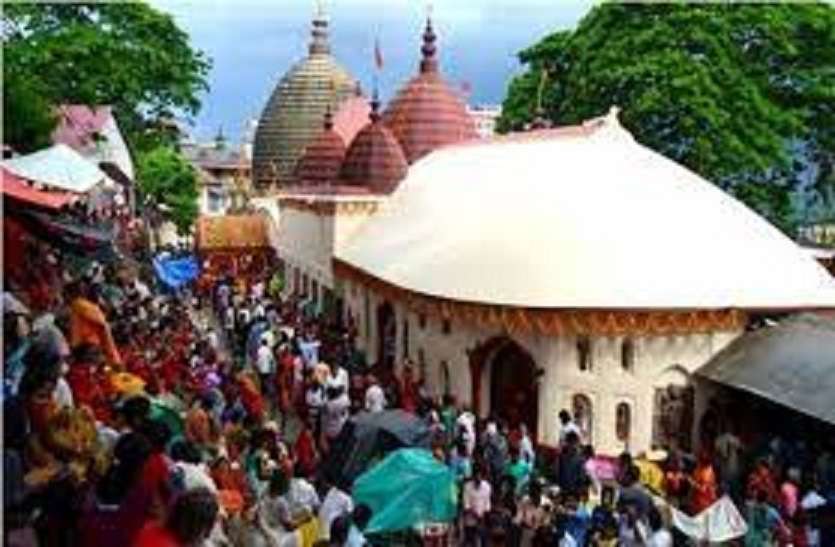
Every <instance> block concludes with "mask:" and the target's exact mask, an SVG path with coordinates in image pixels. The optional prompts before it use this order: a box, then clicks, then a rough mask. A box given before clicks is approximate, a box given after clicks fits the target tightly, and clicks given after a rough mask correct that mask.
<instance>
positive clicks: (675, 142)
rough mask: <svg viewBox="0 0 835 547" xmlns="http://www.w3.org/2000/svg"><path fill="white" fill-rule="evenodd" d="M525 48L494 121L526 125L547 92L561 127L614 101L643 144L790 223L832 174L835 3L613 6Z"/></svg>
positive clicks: (504, 126)
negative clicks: (801, 201) (520, 69)
mask: <svg viewBox="0 0 835 547" xmlns="http://www.w3.org/2000/svg"><path fill="white" fill-rule="evenodd" d="M519 58H520V60H521V62H522V63H523V64H524V65H526V66H527V71H526V72H525V73H524V74H522V75H520V76H518V77H516V78H514V79H513V80H512V81H511V83H510V86H509V89H508V93H507V97H506V99H505V101H504V110H503V113H502V117H501V118H500V120H499V130H500V131H509V130H514V129H519V128H522V127H524V126H525V125H526V124H528V123H530V122H531V121H532V120H533V119H534V117H535V116H536V115H537V107H538V106H539V105H538V104H537V103H538V101H540V100H541V108H542V114H543V115H545V116H546V117H547V118H549V119H551V120H552V121H554V122H556V123H557V124H560V125H563V124H574V123H579V122H580V121H582V120H584V119H587V118H590V117H594V116H598V115H600V114H602V113H605V112H606V111H607V110H608V109H609V107H610V105H613V104H617V105H618V106H620V107H621V108H622V113H621V121H622V123H623V125H624V126H625V127H626V128H627V129H629V130H630V131H631V132H632V134H633V135H634V136H635V138H636V139H637V140H638V141H639V142H641V143H642V144H644V145H646V146H649V147H651V148H653V149H655V150H657V151H659V152H660V153H662V154H664V155H666V156H668V157H670V158H672V159H674V160H676V161H678V162H680V163H682V164H684V165H686V166H688V167H689V168H691V169H693V170H694V171H696V172H697V173H699V174H701V175H702V176H704V177H705V178H707V179H709V180H712V181H714V182H715V183H716V184H718V185H719V186H720V187H722V188H724V189H726V190H728V191H730V192H732V193H734V194H735V195H737V196H738V197H739V198H740V199H742V200H743V201H745V202H746V203H748V204H749V205H750V206H752V207H753V208H755V209H756V210H758V211H759V212H760V213H761V214H763V215H764V216H766V217H767V218H769V219H770V220H771V221H772V222H774V223H775V224H777V225H778V226H780V227H781V228H783V229H785V230H789V229H790V228H791V224H792V221H793V220H794V219H795V218H796V213H797V211H795V210H794V209H795V207H793V206H792V199H791V197H792V195H793V193H794V192H795V189H796V188H797V187H798V185H799V184H811V187H812V188H813V189H816V190H821V189H822V187H823V186H826V181H829V180H832V171H833V165H835V9H833V8H832V7H831V6H828V5H826V4H811V3H810V4H806V3H804V4H792V5H786V4H772V5H766V4H735V3H716V4H713V3H705V4H687V5H683V4H676V3H674V4H655V3H647V4H615V3H605V4H602V5H599V6H597V7H595V8H594V9H592V11H591V12H590V13H589V14H588V15H587V16H586V17H585V18H583V20H582V21H581V22H580V23H579V25H578V26H577V28H576V29H574V30H571V31H562V32H557V33H554V34H551V35H550V36H547V37H546V38H544V39H543V40H541V41H540V42H539V43H537V44H535V45H534V46H532V47H530V48H528V49H526V50H524V51H522V52H521V53H520V54H519ZM543 73H544V74H545V80H544V81H545V85H544V86H543V87H542V90H541V93H539V86H540V83H541V82H542V81H543ZM540 96H541V98H540ZM812 173H814V174H812ZM809 178H813V180H811V181H809V180H806V179H809Z"/></svg>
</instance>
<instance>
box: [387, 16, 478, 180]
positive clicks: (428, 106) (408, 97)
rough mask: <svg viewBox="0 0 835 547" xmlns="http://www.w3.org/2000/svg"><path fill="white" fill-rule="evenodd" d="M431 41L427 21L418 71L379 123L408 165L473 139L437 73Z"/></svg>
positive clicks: (463, 111)
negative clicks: (383, 126) (449, 146)
mask: <svg viewBox="0 0 835 547" xmlns="http://www.w3.org/2000/svg"><path fill="white" fill-rule="evenodd" d="M435 39H436V36H435V32H434V30H433V29H432V22H431V20H427V22H426V30H425V31H424V33H423V47H422V48H421V53H422V55H423V58H422V59H421V62H420V72H419V73H418V75H417V76H415V77H414V78H412V79H411V80H410V81H409V82H408V83H407V84H406V86H405V87H403V88H402V89H401V90H400V91H399V92H398V93H397V95H396V96H395V97H394V99H393V100H392V101H391V102H390V103H389V106H388V108H387V109H386V111H385V112H384V113H383V121H384V122H385V124H386V125H387V126H388V127H389V128H390V129H391V132H392V133H393V134H394V136H395V137H396V138H397V140H398V141H399V142H400V145H401V146H402V147H403V152H404V153H405V154H406V159H407V160H408V161H409V163H410V164H411V163H414V162H415V161H416V160H418V159H419V158H421V157H423V156H425V155H426V154H428V153H429V152H431V151H432V150H435V149H437V148H440V147H441V146H444V145H447V144H451V143H455V142H459V141H463V140H469V139H474V138H476V136H477V135H476V131H475V123H474V121H473V119H472V116H470V114H469V113H468V112H467V107H466V105H465V104H464V102H463V101H462V100H461V98H460V97H459V96H458V94H457V93H456V92H455V91H453V90H452V89H450V87H449V86H448V85H447V84H446V82H444V80H443V78H442V77H441V75H440V73H439V70H438V61H437V59H436V58H435V52H436V50H435Z"/></svg>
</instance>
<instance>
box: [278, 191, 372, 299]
mask: <svg viewBox="0 0 835 547" xmlns="http://www.w3.org/2000/svg"><path fill="white" fill-rule="evenodd" d="M372 214H373V212H372V210H371V209H363V210H351V211H350V212H343V211H340V210H337V212H336V213H334V214H318V213H315V212H313V211H310V210H300V209H299V208H296V207H282V208H281V210H280V214H279V215H278V217H279V229H278V234H279V236H278V241H277V243H278V255H279V257H280V258H282V259H283V260H284V261H285V263H286V264H287V268H288V269H287V272H286V274H287V276H288V279H291V280H292V271H293V268H299V269H300V270H301V272H302V274H305V273H306V274H307V275H308V277H309V278H311V279H315V280H316V281H317V282H318V283H319V285H320V286H322V287H327V288H330V289H334V288H335V280H334V276H333V256H334V255H335V254H336V253H337V252H338V250H339V249H340V248H342V246H344V245H347V244H348V243H350V242H351V240H352V238H353V237H354V236H355V235H356V233H357V231H358V230H359V229H360V228H361V227H362V226H363V224H364V223H365V221H367V220H368V219H369V218H370V217H371V215H372Z"/></svg>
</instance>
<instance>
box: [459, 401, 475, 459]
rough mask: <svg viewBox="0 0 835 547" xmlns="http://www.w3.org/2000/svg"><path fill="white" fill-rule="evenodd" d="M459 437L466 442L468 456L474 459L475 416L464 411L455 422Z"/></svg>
mask: <svg viewBox="0 0 835 547" xmlns="http://www.w3.org/2000/svg"><path fill="white" fill-rule="evenodd" d="M455 427H456V429H457V432H456V434H457V436H458V437H460V438H462V439H463V440H464V444H465V446H466V448H467V456H468V457H470V458H472V457H473V451H475V415H474V414H473V413H472V412H470V411H469V410H467V409H464V410H463V411H462V412H461V414H459V415H458V419H457V420H456V421H455Z"/></svg>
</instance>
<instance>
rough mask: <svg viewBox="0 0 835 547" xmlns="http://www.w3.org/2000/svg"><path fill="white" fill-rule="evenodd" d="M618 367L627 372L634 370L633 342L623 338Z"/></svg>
mask: <svg viewBox="0 0 835 547" xmlns="http://www.w3.org/2000/svg"><path fill="white" fill-rule="evenodd" d="M620 366H621V368H622V369H623V370H625V371H627V372H632V371H634V370H635V342H633V341H632V339H631V338H625V339H624V340H623V342H622V343H621V346H620Z"/></svg>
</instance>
